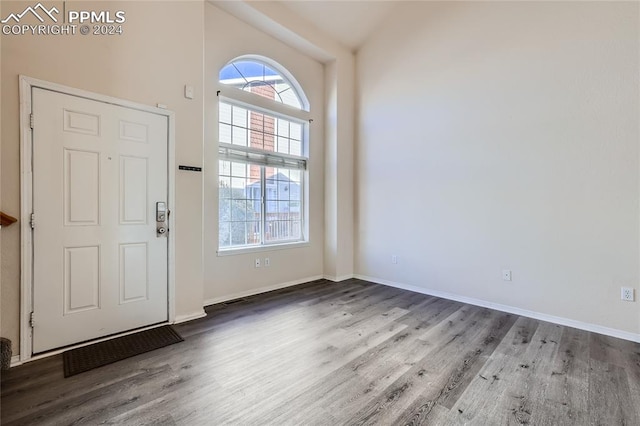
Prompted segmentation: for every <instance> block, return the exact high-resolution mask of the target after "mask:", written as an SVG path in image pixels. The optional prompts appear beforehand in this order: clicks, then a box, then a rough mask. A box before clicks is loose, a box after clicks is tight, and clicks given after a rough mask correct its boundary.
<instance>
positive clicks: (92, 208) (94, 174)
mask: <svg viewBox="0 0 640 426" xmlns="http://www.w3.org/2000/svg"><path fill="white" fill-rule="evenodd" d="M63 167H64V171H63V173H64V194H63V197H64V209H65V214H64V218H65V225H67V226H78V225H81V226H87V225H98V224H99V222H100V154H99V153H97V152H88V151H76V150H71V149H65V150H64V166H63Z"/></svg>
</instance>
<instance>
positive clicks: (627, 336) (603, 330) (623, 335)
mask: <svg viewBox="0 0 640 426" xmlns="http://www.w3.org/2000/svg"><path fill="white" fill-rule="evenodd" d="M355 278H358V279H361V280H364V281H370V282H373V283H376V284H382V285H386V286H389V287H395V288H399V289H402V290H409V291H413V292H416V293H421V294H426V295H429V296H436V297H441V298H443V299H449V300H455V301H456V302H462V303H468V304H470V305H475V306H481V307H483V308H490V309H495V310H497V311H502V312H507V313H510V314H515V315H520V316H523V317H528V318H533V319H537V320H540V321H547V322H551V323H554V324H558V325H564V326H567V327H573V328H577V329H580V330H585V331H591V332H593V333H599V334H604V335H606V336H611V337H617V338H619V339H624V340H630V341H632V342H637V343H640V334H636V333H630V332H628V331H623V330H618V329H615V328H610V327H604V326H602V325H597V324H591V323H587V322H582V321H576V320H573V319H570V318H564V317H557V316H555V315H548V314H544V313H541V312H535V311H529V310H527V309H521V308H516V307H514V306H508V305H502V304H500V303H493V302H489V301H486V300H481V299H475V298H473V297H466V296H460V295H458V294H454V293H447V292H444V291H440V290H431V289H428V288H424V287H418V286H414V285H408V284H402V283H397V282H393V281H389V280H384V279H380V278H374V277H368V276H366V275H358V274H356V275H355Z"/></svg>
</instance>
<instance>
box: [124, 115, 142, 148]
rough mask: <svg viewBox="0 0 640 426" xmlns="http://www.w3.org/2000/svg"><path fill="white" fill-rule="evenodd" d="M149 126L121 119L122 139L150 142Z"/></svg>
mask: <svg viewBox="0 0 640 426" xmlns="http://www.w3.org/2000/svg"><path fill="white" fill-rule="evenodd" d="M147 134H148V128H147V125H146V124H142V123H131V122H129V121H123V120H121V121H120V139H123V140H129V141H133V142H142V143H147V142H148V137H147Z"/></svg>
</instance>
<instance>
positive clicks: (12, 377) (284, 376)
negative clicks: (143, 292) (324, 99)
mask: <svg viewBox="0 0 640 426" xmlns="http://www.w3.org/2000/svg"><path fill="white" fill-rule="evenodd" d="M206 311H207V313H208V316H207V317H206V318H202V319H199V320H195V321H191V322H188V323H185V324H180V325H177V326H175V327H176V329H177V330H178V331H179V332H180V333H181V334H182V335H183V337H185V341H184V342H181V343H179V344H176V345H172V346H168V347H166V348H162V349H159V350H157V351H153V352H149V353H145V354H141V355H138V356H136V357H133V358H129V359H126V360H123V361H120V362H118V363H114V364H110V365H107V366H104V367H101V368H98V369H95V370H92V371H88V372H86V373H83V374H79V375H77V376H73V377H70V378H67V379H64V378H63V372H62V359H61V356H60V355H57V356H53V357H50V358H46V359H43V360H39V361H34V362H31V363H27V364H25V365H23V366H19V367H16V368H13V369H11V370H10V371H8V372H3V374H2V377H1V381H0V388H1V389H0V395H1V399H0V422H1V423H2V424H3V425H4V424H9V425H56V426H57V425H68V424H83V425H97V424H111V425H127V426H129V425H172V426H174V425H175V426H177V425H188V426H192V425H195V426H199V425H233V426H245V425H260V426H263V425H273V426H288V425H310V426H315V425H330V426H334V425H353V424H377V425H391V424H394V425H395V424H412V425H413V424H427V425H435V426H439V425H446V426H448V425H481V426H485V425H502V424H506V425H511V424H532V425H554V426H555V425H576V426H583V425H617V424H620V425H621V424H625V425H640V418H639V417H640V415H639V413H638V411H639V410H638V408H637V407H639V406H640V345H639V344H637V343H633V342H628V341H623V340H620V339H615V338H611V337H607V336H602V335H597V334H593V333H589V332H585V331H580V330H575V329H572V328H568V327H561V326H557V325H554V324H549V323H545V322H540V321H537V320H533V319H530V318H524V317H518V316H516V315H511V314H506V313H502V312H498V311H493V310H490V309H485V308H481V307H476V306H471V305H465V304H463V303H459V302H455V301H450V300H445V299H440V298H436V297H432V296H425V295H422V294H416V293H412V292H408V291H404V290H400V289H396V288H391V287H385V286H381V285H377V284H371V283H367V282H365V281H360V280H356V279H353V280H347V281H345V282H343V283H332V282H328V281H325V280H318V281H314V282H311V283H307V284H303V285H300V286H295V287H290V288H286V289H281V290H276V291H273V292H269V293H265V294H262V295H256V296H251V297H246V298H242V299H240V300H238V301H234V302H232V303H231V302H230V303H225V304H218V305H214V306H209V307H207V308H206Z"/></svg>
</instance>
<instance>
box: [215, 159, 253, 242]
mask: <svg viewBox="0 0 640 426" xmlns="http://www.w3.org/2000/svg"><path fill="white" fill-rule="evenodd" d="M225 163H227V164H228V166H227V165H225ZM253 167H256V166H252V165H248V164H244V163H236V162H231V161H221V162H220V170H221V171H223V170H225V169H227V170H230V173H231V174H232V176H231V177H227V176H223V175H220V177H219V179H220V188H219V205H218V208H219V212H218V214H219V225H218V227H219V246H220V247H226V248H229V247H242V246H247V245H253V244H260V243H261V241H260V235H261V233H260V223H261V221H262V212H261V204H260V199H259V198H260V188H261V183H260V179H259V176H260V170H259V168H258V173H257V175H258V178H257V179H254V178H252V177H250V176H248V175H249V174H251V169H252V168H253ZM256 194H257V195H258V199H253V197H254V196H255V195H256Z"/></svg>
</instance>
